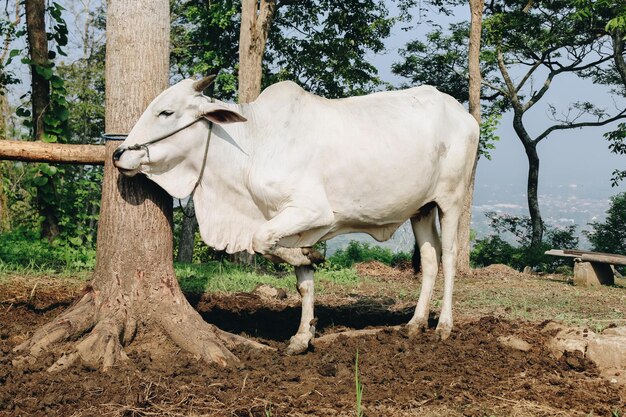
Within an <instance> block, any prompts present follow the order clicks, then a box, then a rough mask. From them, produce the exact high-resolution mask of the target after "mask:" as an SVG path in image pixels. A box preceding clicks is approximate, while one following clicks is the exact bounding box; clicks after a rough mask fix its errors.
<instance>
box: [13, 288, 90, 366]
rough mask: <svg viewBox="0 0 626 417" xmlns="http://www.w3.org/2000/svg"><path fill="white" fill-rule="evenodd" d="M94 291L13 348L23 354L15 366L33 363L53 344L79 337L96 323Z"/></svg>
mask: <svg viewBox="0 0 626 417" xmlns="http://www.w3.org/2000/svg"><path fill="white" fill-rule="evenodd" d="M94 307H95V306H94V299H93V293H92V292H91V291H90V292H88V293H87V294H85V295H84V296H83V297H82V298H81V299H80V300H79V301H78V302H77V303H76V304H74V305H73V306H72V307H70V308H69V309H68V310H66V311H65V312H64V313H62V314H61V315H60V316H59V317H57V318H56V319H55V320H53V321H51V322H50V323H48V324H45V325H44V326H42V327H40V328H39V329H38V330H37V331H35V333H34V334H33V336H32V337H31V338H30V339H28V340H26V341H25V342H24V343H22V344H20V345H19V346H17V347H16V348H15V349H13V351H14V352H16V353H22V356H19V357H17V358H16V359H14V360H13V365H14V366H21V365H24V364H26V363H33V362H35V361H36V360H37V358H38V357H40V356H41V354H42V353H44V352H45V351H47V350H48V349H49V348H50V347H51V346H52V345H53V344H55V343H59V342H64V341H67V340H71V339H74V338H78V337H80V336H82V335H83V334H85V333H86V332H88V331H89V330H91V328H93V326H94V325H95V308H94Z"/></svg>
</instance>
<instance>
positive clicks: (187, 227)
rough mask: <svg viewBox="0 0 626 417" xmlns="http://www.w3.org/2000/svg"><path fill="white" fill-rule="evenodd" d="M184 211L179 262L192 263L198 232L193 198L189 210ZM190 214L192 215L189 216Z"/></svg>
mask: <svg viewBox="0 0 626 417" xmlns="http://www.w3.org/2000/svg"><path fill="white" fill-rule="evenodd" d="M181 209H182V207H181ZM184 210H185V211H184V212H183V224H182V227H181V228H180V239H179V240H178V262H186V263H191V262H193V249H194V246H195V243H196V230H198V219H197V218H196V215H195V212H194V206H193V199H192V198H190V199H189V203H188V205H187V208H185V209H184ZM185 213H187V214H185ZM189 214H192V215H191V216H189Z"/></svg>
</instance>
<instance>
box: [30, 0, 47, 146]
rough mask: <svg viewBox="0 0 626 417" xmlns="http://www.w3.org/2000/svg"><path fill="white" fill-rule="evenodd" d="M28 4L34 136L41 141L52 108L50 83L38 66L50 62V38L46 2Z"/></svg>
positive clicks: (31, 1)
mask: <svg viewBox="0 0 626 417" xmlns="http://www.w3.org/2000/svg"><path fill="white" fill-rule="evenodd" d="M25 3H26V31H27V33H28V47H29V51H30V59H31V61H32V64H31V66H30V72H31V79H32V82H31V87H32V91H31V102H32V117H33V136H34V137H35V139H36V140H41V139H42V138H43V135H44V133H45V131H44V122H43V118H44V114H45V112H46V109H47V108H48V107H49V106H50V83H49V82H48V80H46V78H45V77H44V76H43V75H41V74H39V73H38V72H37V70H36V68H37V66H46V65H48V63H49V60H48V37H47V34H46V1H45V0H28V1H26V2H25Z"/></svg>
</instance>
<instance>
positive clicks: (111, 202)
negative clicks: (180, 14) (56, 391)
mask: <svg viewBox="0 0 626 417" xmlns="http://www.w3.org/2000/svg"><path fill="white" fill-rule="evenodd" d="M169 25H170V22H169V1H168V0H134V1H129V0H109V1H108V2H107V48H106V128H107V131H108V132H128V131H130V129H131V127H132V126H133V124H134V123H135V121H136V120H137V119H138V118H139V116H140V115H141V114H142V112H143V111H144V109H145V108H146V106H147V105H148V104H149V103H150V101H151V100H152V99H153V98H154V97H155V96H156V95H157V94H158V93H160V92H161V90H163V89H164V88H165V87H167V84H168V66H169V65H168V64H169V62H168V61H169ZM117 146H119V142H114V141H109V142H108V143H107V144H106V151H107V158H106V160H105V167H104V182H103V186H102V208H101V210H100V221H99V223H98V250H97V258H96V269H95V271H94V276H93V279H92V281H91V283H90V285H89V286H88V288H87V289H86V291H85V294H84V296H83V297H82V298H81V299H80V300H79V301H78V302H77V303H76V304H75V305H73V306H72V307H70V308H69V309H68V310H66V311H65V312H64V313H62V314H61V315H60V316H59V317H58V318H56V319H55V320H53V321H52V322H50V323H48V324H47V325H45V326H43V327H42V328H40V329H38V330H37V331H36V332H35V333H34V334H33V336H32V337H31V339H29V340H27V341H26V342H24V343H23V344H22V345H20V346H18V347H17V348H16V351H18V352H22V353H24V355H23V356H21V357H19V358H17V359H15V360H14V364H16V365H18V366H19V365H20V364H21V363H22V362H23V361H32V360H34V359H35V358H37V357H38V356H40V354H41V353H42V352H43V351H44V350H46V349H48V348H49V347H51V345H52V344H54V343H56V342H62V341H70V351H69V353H68V354H66V355H63V356H62V357H61V358H60V359H59V360H58V361H57V362H56V363H55V364H54V365H52V366H51V367H50V368H49V370H51V371H54V370H60V369H64V368H67V367H68V366H69V365H71V364H72V363H74V362H75V361H76V360H82V361H83V362H85V363H86V364H87V365H89V366H91V367H96V368H102V369H103V370H107V369H110V368H111V367H112V366H114V365H116V364H117V363H119V362H120V361H123V360H126V359H127V358H128V357H127V356H126V353H125V352H124V348H125V347H126V346H127V345H128V344H130V343H131V342H132V340H133V339H134V338H135V335H136V332H137V331H138V329H140V330H141V331H145V332H154V331H159V330H160V331H163V332H164V333H165V334H166V335H168V336H169V337H170V338H171V339H172V340H173V341H174V342H175V343H177V344H178V345H179V346H180V347H181V348H182V349H185V350H187V351H189V352H191V353H192V354H194V355H196V356H197V357H200V358H203V359H204V360H206V361H209V362H216V363H219V364H222V365H226V364H227V363H229V362H235V361H237V358H236V357H235V356H234V355H233V354H232V353H231V352H230V351H229V350H228V347H232V346H234V344H236V343H247V344H250V345H255V346H256V345H258V344H254V343H253V342H249V341H247V340H246V339H244V338H242V337H239V336H235V335H231V334H228V333H225V332H222V331H221V330H219V329H217V328H215V327H214V326H212V325H210V324H208V323H206V322H204V321H203V320H202V318H201V317H200V315H199V314H198V312H196V311H195V310H194V309H193V308H192V307H191V306H190V305H189V303H188V302H187V300H186V299H185V298H184V296H183V294H182V292H181V290H180V287H179V285H178V282H177V280H176V277H175V275H174V269H173V248H172V200H171V198H170V197H169V196H168V195H167V194H166V193H165V192H164V191H163V190H162V189H160V188H159V187H158V186H157V185H156V184H154V183H153V182H151V181H149V180H147V179H146V178H145V177H144V176H137V177H134V178H126V177H123V176H121V175H120V174H119V172H118V171H117V170H116V169H115V168H114V166H113V164H112V159H111V156H112V153H113V151H114V150H115V149H116V148H117ZM227 346H228V347H227Z"/></svg>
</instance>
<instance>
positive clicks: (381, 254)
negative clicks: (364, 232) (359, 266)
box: [328, 240, 411, 268]
mask: <svg viewBox="0 0 626 417" xmlns="http://www.w3.org/2000/svg"><path fill="white" fill-rule="evenodd" d="M367 261H378V262H381V263H384V264H385V265H389V266H394V267H395V266H399V265H405V264H409V265H410V263H411V254H408V253H405V252H398V253H394V252H392V251H391V249H388V248H383V247H381V246H376V245H370V244H369V243H364V242H358V241H356V240H353V241H351V242H350V243H349V244H348V246H347V247H346V248H345V249H339V250H338V251H337V252H335V253H334V254H332V256H330V258H328V262H329V263H330V264H331V265H333V266H337V267H342V268H350V267H351V266H352V265H354V264H356V263H359V262H367Z"/></svg>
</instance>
